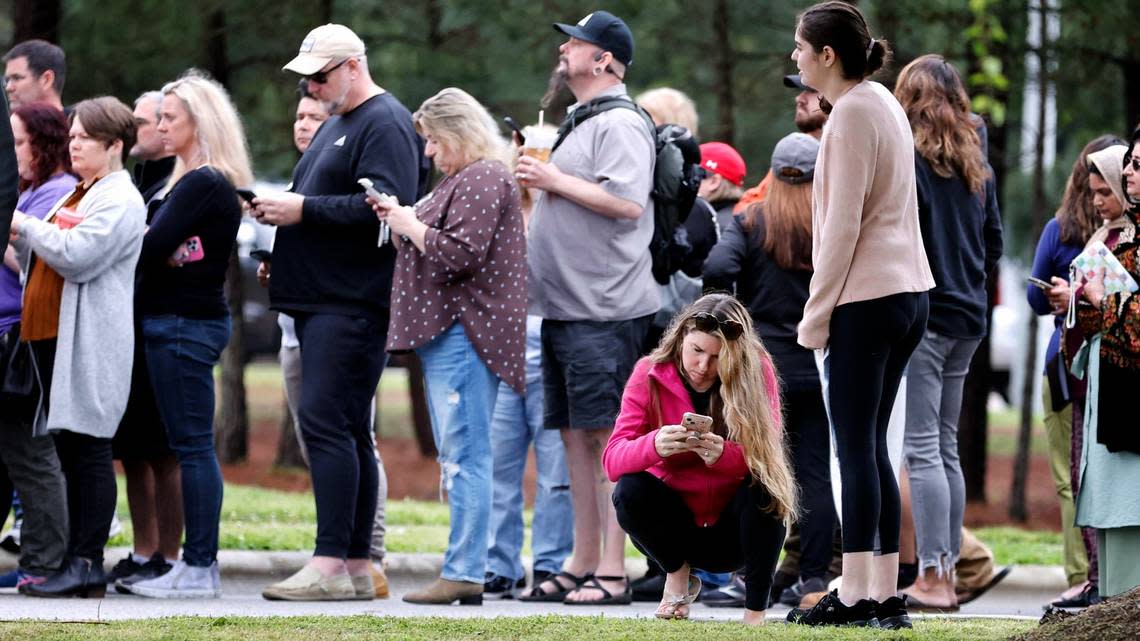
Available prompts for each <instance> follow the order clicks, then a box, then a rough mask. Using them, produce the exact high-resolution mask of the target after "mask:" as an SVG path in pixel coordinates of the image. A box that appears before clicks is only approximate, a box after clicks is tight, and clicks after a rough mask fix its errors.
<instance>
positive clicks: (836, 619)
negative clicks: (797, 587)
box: [788, 590, 879, 628]
mask: <svg viewBox="0 0 1140 641" xmlns="http://www.w3.org/2000/svg"><path fill="white" fill-rule="evenodd" d="M876 605H877V604H876V603H875V602H874V601H872V600H870V599H860V600H859V602H858V603H856V604H855V605H852V606H846V605H843V602H842V601H840V600H839V590H832V591H831V592H830V593H829V594H828V595H827V596H825V597H823V598H822V599H820V600H819V603H817V604H815V607H812V608H810V609H808V610H802V609H800V608H796V609H794V610H792V611H791V612H789V613H788V623H797V624H799V625H811V626H816V625H850V626H855V627H861V628H877V627H879V620H878V619H876V618H875V607H876Z"/></svg>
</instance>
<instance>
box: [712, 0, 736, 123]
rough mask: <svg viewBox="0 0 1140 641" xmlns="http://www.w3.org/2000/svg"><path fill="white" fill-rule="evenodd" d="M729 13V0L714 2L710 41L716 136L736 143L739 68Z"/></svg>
mask: <svg viewBox="0 0 1140 641" xmlns="http://www.w3.org/2000/svg"><path fill="white" fill-rule="evenodd" d="M730 20H731V18H730V16H729V14H728V0H716V3H715V4H714V5H713V35H712V36H711V37H710V38H709V42H711V43H714V44H713V45H712V46H713V51H714V52H715V54H714V56H715V63H714V69H715V77H716V89H715V93H716V106H717V121H718V124H719V125H720V128H719V129H718V130H717V133H716V137H715V138H711V140H720V141H722V142H725V143H728V144H730V145H731V144H734V142H733V141H734V140H735V139H736V122H735V115H734V114H735V111H736V92H735V91H734V89H733V87H734V85H733V75H734V74H733V71H734V69H735V67H736V53H735V52H734V51H733V49H732V25H731V22H730Z"/></svg>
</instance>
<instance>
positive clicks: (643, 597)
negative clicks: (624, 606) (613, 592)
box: [629, 574, 665, 603]
mask: <svg viewBox="0 0 1140 641" xmlns="http://www.w3.org/2000/svg"><path fill="white" fill-rule="evenodd" d="M629 588H630V590H632V591H633V600H634V601H648V602H651V603H656V602H658V601H660V600H661V597H662V596H663V595H664V594H665V575H664V574H655V575H652V576H649V575H646V576H643V577H641V578H640V579H638V580H636V581H634V582H633V583H631V584H630V586H629Z"/></svg>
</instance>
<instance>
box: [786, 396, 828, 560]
mask: <svg viewBox="0 0 1140 641" xmlns="http://www.w3.org/2000/svg"><path fill="white" fill-rule="evenodd" d="M784 425H785V431H786V433H787V435H788V449H789V454H790V455H791V456H790V458H791V460H792V464H793V465H794V466H795V473H796V481H798V483H799V486H800V518H799V519H798V520H797V521H796V528H797V529H798V530H799V533H800V548H799V549H800V563H799V572H800V578H801V579H812V578H823V577H824V576H825V575H826V574H827V567H828V565H830V564H831V548H832V542H833V541H834V539H835V502H834V501H833V500H832V498H831V460H830V451H829V450H830V448H829V447H828V442H829V441H830V439H831V433H830V425H829V424H828V422H827V411H826V410H825V409H824V407H823V394H822V392H821V390H820V388H819V387H818V386H816V387H814V388H808V389H789V390H788V391H786V392H785V393H784Z"/></svg>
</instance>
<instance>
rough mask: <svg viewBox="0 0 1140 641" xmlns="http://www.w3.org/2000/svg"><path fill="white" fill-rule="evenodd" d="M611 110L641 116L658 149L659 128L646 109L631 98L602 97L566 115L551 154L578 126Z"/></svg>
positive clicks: (559, 127) (650, 137)
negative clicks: (629, 112)
mask: <svg viewBox="0 0 1140 641" xmlns="http://www.w3.org/2000/svg"><path fill="white" fill-rule="evenodd" d="M611 109H631V110H633V111H636V112H637V113H639V114H641V117H642V119H644V120H645V124H646V126H648V127H649V139H650V140H651V141H653V146H654V148H656V147H657V126H656V125H654V124H653V119H652V118H650V117H649V114H648V113H646V112H645V110H644V109H642V108H641V107H640V106H638V105H637V103H635V102H633V101H632V100H630V99H629V96H602V97H601V98H594V99H593V100H590V101H588V102H586V103H585V104H583V105H580V106H578V108H577V109H575V110H574V111H571V112H570V113H568V114H566V117H565V118H563V119H562V124H560V125H559V126H558V137H557V138H555V140H554V146H553V147H552V148H551V153H554V150H555V149H558V146H559V145H561V144H562V141H563V140H566V137H567V136H569V135H570V133H571V132H573V131H574V129H576V128H577V127H578V125H580V124H582V123H583V122H586V121H587V120H589V119H590V118H593V117H594V116H596V115H598V114H600V113H603V112H606V111H609V110H611Z"/></svg>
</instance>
